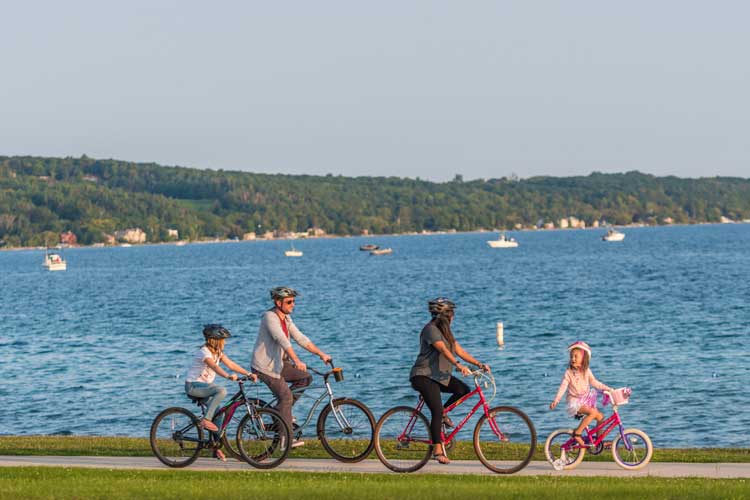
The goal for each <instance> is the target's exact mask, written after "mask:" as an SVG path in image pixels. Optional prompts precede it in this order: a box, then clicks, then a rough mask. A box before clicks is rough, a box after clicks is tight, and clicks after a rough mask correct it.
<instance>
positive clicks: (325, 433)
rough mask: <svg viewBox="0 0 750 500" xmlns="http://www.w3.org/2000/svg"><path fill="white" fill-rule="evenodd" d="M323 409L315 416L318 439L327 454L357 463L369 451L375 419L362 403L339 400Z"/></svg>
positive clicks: (340, 459)
mask: <svg viewBox="0 0 750 500" xmlns="http://www.w3.org/2000/svg"><path fill="white" fill-rule="evenodd" d="M333 407H334V410H332V409H331V405H328V406H326V407H325V408H323V411H321V412H320V416H319V417H318V426H317V427H318V428H317V431H318V439H320V443H321V444H322V445H323V448H325V450H326V451H327V452H328V453H330V455H331V456H332V457H333V458H335V459H336V460H339V461H341V462H348V463H353V462H359V461H361V460H364V459H365V458H367V456H368V455H369V454H370V452H372V447H373V437H374V435H375V418H374V417H373V416H372V412H371V411H370V409H369V408H367V406H365V404H364V403H361V402H359V401H357V400H356V399H338V400H335V401H334V402H333Z"/></svg>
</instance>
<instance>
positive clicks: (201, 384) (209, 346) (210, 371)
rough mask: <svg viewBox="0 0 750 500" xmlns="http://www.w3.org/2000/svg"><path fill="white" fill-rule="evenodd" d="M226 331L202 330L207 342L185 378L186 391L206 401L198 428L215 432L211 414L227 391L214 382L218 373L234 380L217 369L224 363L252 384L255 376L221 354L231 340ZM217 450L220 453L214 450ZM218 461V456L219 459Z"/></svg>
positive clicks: (215, 327) (234, 377) (218, 327)
mask: <svg viewBox="0 0 750 500" xmlns="http://www.w3.org/2000/svg"><path fill="white" fill-rule="evenodd" d="M231 336H232V334H231V333H229V330H227V329H226V328H224V327H223V326H221V325H215V324H211V325H205V326H204V327H203V337H204V338H205V339H206V343H205V344H204V345H203V346H202V347H201V348H200V350H199V351H198V352H196V353H195V355H194V356H193V361H192V363H191V364H190V367H189V368H188V371H187V375H186V376H185V392H186V393H187V394H188V395H190V396H193V397H196V398H206V399H207V401H206V416H205V418H204V419H203V420H201V426H202V427H203V428H204V429H208V430H209V431H214V432H215V431H218V430H219V428H218V427H217V426H216V424H215V423H214V422H212V419H213V418H214V413H216V409H217V408H218V407H219V403H221V400H222V399H224V397H226V395H227V390H226V389H224V388H223V387H222V386H220V385H216V384H214V383H213V381H214V378H216V374H217V373H218V374H219V375H221V376H222V377H224V378H228V379H230V380H237V375H236V374H234V373H232V374H230V373H227V372H226V371H224V370H223V369H222V368H221V367H220V366H219V363H223V364H224V365H225V366H226V367H227V368H229V369H230V370H234V371H236V372H238V373H241V374H242V375H245V376H247V377H250V379H252V381H253V382H257V380H258V377H257V375H254V374H252V373H250V372H249V371H247V370H245V369H244V368H242V367H241V366H240V365H238V364H237V363H235V362H234V361H232V360H231V359H229V356H227V355H226V354H225V353H224V342H226V339H228V338H229V337H231ZM217 451H220V450H217ZM219 458H221V457H219Z"/></svg>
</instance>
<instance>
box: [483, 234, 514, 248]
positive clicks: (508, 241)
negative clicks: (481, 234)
mask: <svg viewBox="0 0 750 500" xmlns="http://www.w3.org/2000/svg"><path fill="white" fill-rule="evenodd" d="M487 244H488V245H489V246H490V247H491V248H516V247H517V246H518V242H517V241H516V239H515V238H508V237H507V236H505V233H500V236H498V238H497V239H496V240H489V241H488V242H487Z"/></svg>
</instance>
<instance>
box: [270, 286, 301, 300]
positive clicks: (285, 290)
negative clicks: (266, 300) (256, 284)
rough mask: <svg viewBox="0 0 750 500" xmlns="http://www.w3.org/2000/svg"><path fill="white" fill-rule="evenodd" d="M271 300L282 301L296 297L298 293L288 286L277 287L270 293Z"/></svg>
mask: <svg viewBox="0 0 750 500" xmlns="http://www.w3.org/2000/svg"><path fill="white" fill-rule="evenodd" d="M270 293H271V299H273V301H274V302H275V301H277V300H283V299H285V298H287V297H297V296H298V295H299V293H298V292H297V290H295V289H294V288H289V287H288V286H277V287H276V288H272V289H271V291H270Z"/></svg>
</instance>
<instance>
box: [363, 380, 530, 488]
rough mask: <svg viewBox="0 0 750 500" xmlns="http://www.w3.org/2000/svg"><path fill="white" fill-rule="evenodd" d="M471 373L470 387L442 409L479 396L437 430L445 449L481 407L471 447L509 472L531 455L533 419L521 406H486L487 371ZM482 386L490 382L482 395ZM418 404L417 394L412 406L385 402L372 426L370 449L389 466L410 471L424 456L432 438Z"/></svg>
mask: <svg viewBox="0 0 750 500" xmlns="http://www.w3.org/2000/svg"><path fill="white" fill-rule="evenodd" d="M471 374H472V375H473V376H474V386H475V389H474V390H473V391H472V392H470V393H469V394H467V395H466V396H464V397H463V398H461V399H459V400H458V401H456V402H455V403H453V404H452V405H451V406H449V407H448V408H446V409H445V413H446V414H447V413H449V412H451V411H453V410H454V409H456V408H457V407H458V406H460V405H461V404H462V403H463V402H465V401H467V400H468V399H470V398H471V397H472V396H474V395H478V396H479V401H478V402H477V404H476V405H475V406H474V408H472V410H471V411H470V412H469V414H468V415H466V416H465V417H464V419H463V420H462V421H461V422H460V423H459V424H457V425H456V427H455V429H454V430H453V432H451V433H450V434H449V435H448V436H445V435H444V434H443V443H444V446H445V448H446V450H450V449H451V447H452V446H453V445H454V444H455V441H456V436H457V435H458V433H459V431H460V430H461V429H462V428H463V426H464V425H465V424H466V422H468V420H469V419H470V418H471V417H472V415H474V413H475V412H476V411H477V410H478V409H479V408H482V410H483V413H484V415H482V417H481V418H480V419H479V421H478V422H477V425H476V427H475V428H474V438H473V443H474V451H475V452H476V454H477V457H479V460H480V461H481V462H482V463H483V464H484V465H485V467H487V468H488V469H490V470H491V471H493V472H496V473H498V474H512V473H514V472H517V471H519V470H521V469H523V468H524V467H526V465H528V463H529V461H531V457H532V455H533V454H534V448H535V447H536V430H535V429H534V424H532V423H531V419H529V417H528V416H527V415H526V414H525V413H524V412H522V411H521V410H519V409H517V408H514V407H512V406H496V407H494V408H490V407H489V404H490V403H491V402H492V400H493V399H494V397H495V394H496V392H497V388H496V386H495V379H494V378H493V377H492V374H490V373H485V372H483V371H481V370H477V371H474V372H472V373H471ZM483 387H484V388H485V389H488V388H490V387H492V396H491V397H490V398H488V399H487V398H485V396H484V392H483V391H482V388H483ZM423 406H424V400H423V399H422V398H421V397H420V398H419V403H418V404H417V407H416V408H414V407H410V406H396V407H395V408H391V409H390V410H388V411H387V412H385V414H383V416H382V417H380V420H379V421H378V424H377V425H376V426H375V452H376V453H377V455H378V458H379V459H380V461H381V462H383V465H385V466H386V467H388V468H389V469H390V470H392V471H394V472H414V471H416V470H419V469H421V468H422V467H424V465H425V464H426V463H427V461H428V460H429V459H430V456H431V454H432V451H433V443H432V441H431V439H430V425H429V421H428V420H427V417H425V416H424V414H423V413H422V407H423ZM443 431H445V429H443Z"/></svg>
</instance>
